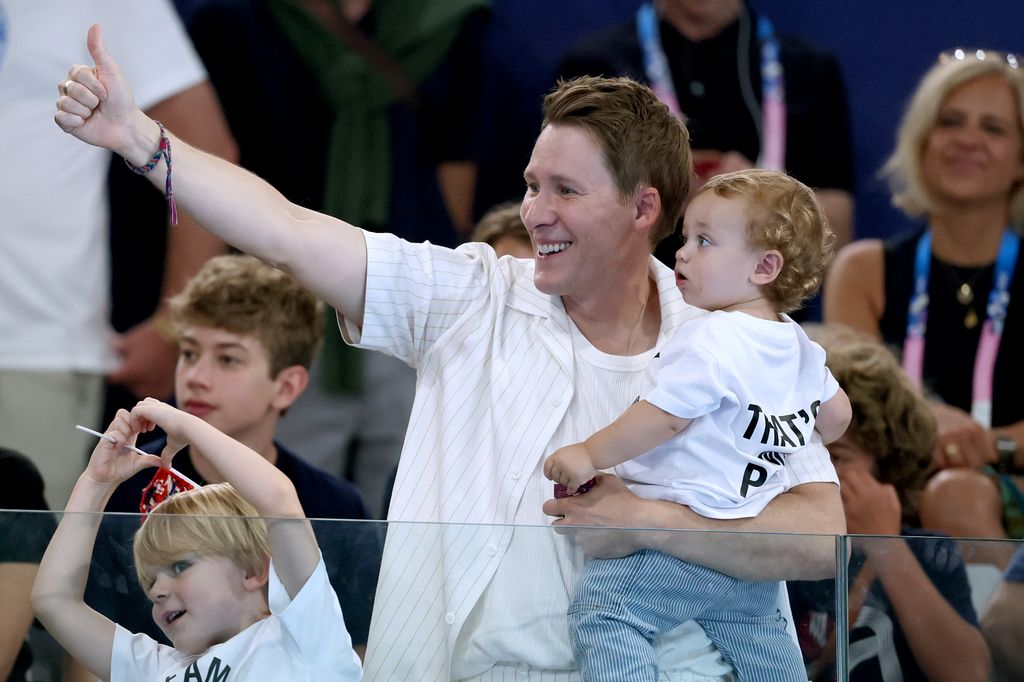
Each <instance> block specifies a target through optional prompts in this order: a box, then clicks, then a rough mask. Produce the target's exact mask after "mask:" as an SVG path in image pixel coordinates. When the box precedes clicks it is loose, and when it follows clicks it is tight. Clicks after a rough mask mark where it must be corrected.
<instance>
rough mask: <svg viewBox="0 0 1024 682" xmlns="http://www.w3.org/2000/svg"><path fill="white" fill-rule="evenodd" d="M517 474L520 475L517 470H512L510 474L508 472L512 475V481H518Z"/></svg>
mask: <svg viewBox="0 0 1024 682" xmlns="http://www.w3.org/2000/svg"><path fill="white" fill-rule="evenodd" d="M519 475H520V474H519V472H518V471H513V472H512V473H511V474H510V476H511V477H512V480H513V481H518V480H519Z"/></svg>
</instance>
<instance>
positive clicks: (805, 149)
mask: <svg viewBox="0 0 1024 682" xmlns="http://www.w3.org/2000/svg"><path fill="white" fill-rule="evenodd" d="M659 64H660V65H661V66H660V68H659V66H658V65H659ZM768 71H771V72H773V73H778V74H779V76H778V77H777V78H771V79H767V80H766V79H765V78H764V76H765V74H766V72H768ZM582 75H591V76H628V77H630V78H633V79H635V80H639V81H642V82H646V83H648V84H650V85H651V87H652V89H653V90H654V91H655V93H657V95H658V98H659V99H661V100H662V101H663V102H665V103H666V104H668V105H669V108H670V109H672V110H673V112H674V113H676V114H677V115H680V116H682V117H683V119H684V120H685V121H686V126H687V128H689V130H690V139H691V140H692V143H693V165H694V171H695V173H696V176H697V179H696V184H695V185H694V187H693V189H697V188H698V187H699V186H700V183H701V182H703V181H704V180H707V179H708V178H709V177H711V176H712V175H717V174H719V173H727V172H730V171H735V170H742V169H744V168H752V167H755V166H757V167H759V168H767V169H769V170H785V171H786V172H787V173H789V174H790V175H792V176H793V177H795V178H797V179H798V180H801V181H803V182H804V183H805V184H807V185H809V186H811V187H813V188H815V189H816V190H817V193H818V197H819V199H821V202H822V205H823V206H824V208H825V214H826V216H827V217H828V221H829V224H830V226H831V227H832V230H833V231H834V232H835V233H836V236H837V237H838V239H839V244H840V245H841V244H845V243H847V242H848V241H849V240H850V237H851V230H852V223H853V197H852V191H853V154H852V150H851V146H850V130H849V120H848V119H849V114H848V112H847V105H846V93H845V90H844V86H843V77H842V74H841V73H840V70H839V65H838V63H837V62H836V60H835V58H834V57H833V56H832V55H830V54H828V53H827V52H825V51H823V50H821V49H820V48H817V47H814V46H812V45H809V44H808V43H806V42H804V41H801V40H797V39H793V38H789V37H776V35H775V33H774V31H773V29H772V25H771V22H770V21H769V20H768V18H767V17H766V16H765V15H764V14H762V13H760V12H757V11H755V9H754V8H753V7H751V6H750V3H748V2H747V1H746V0H719V1H718V2H706V1H704V0H662V1H661V2H645V3H644V4H642V5H641V6H640V8H639V9H638V10H637V14H636V17H635V18H634V19H633V20H631V21H629V22H627V23H625V24H622V25H620V26H615V27H612V28H610V29H608V30H606V31H603V32H601V33H598V34H595V35H591V36H587V37H585V38H584V39H583V40H581V41H579V42H578V43H576V44H575V45H573V46H571V47H570V48H569V50H568V51H567V53H566V54H565V56H564V58H563V61H562V64H561V66H560V67H559V70H558V76H559V77H561V78H572V77H575V76H582ZM676 248H678V244H677V243H676V241H675V240H673V239H669V240H666V242H663V243H662V245H661V247H660V248H658V250H657V255H658V258H659V260H661V261H662V262H663V263H665V264H666V265H669V266H670V267H671V266H672V265H673V260H672V256H673V253H674V252H675V249H676Z"/></svg>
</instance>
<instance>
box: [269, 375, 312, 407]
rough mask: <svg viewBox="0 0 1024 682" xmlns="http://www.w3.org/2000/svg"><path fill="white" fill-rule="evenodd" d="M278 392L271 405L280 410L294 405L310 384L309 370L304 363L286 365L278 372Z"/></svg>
mask: <svg viewBox="0 0 1024 682" xmlns="http://www.w3.org/2000/svg"><path fill="white" fill-rule="evenodd" d="M275 381H276V382H277V393H276V394H275V395H274V400H273V401H272V402H271V405H272V406H273V407H274V408H276V409H277V410H278V411H279V412H283V411H284V410H287V409H288V408H289V407H291V406H292V403H294V402H295V401H296V399H298V397H299V396H300V395H302V392H303V391H305V390H306V386H309V370H308V369H306V368H305V367H303V366H302V365H291V366H290V367H285V368H284V369H282V370H281V371H280V372H278V374H277V378H276V379H275Z"/></svg>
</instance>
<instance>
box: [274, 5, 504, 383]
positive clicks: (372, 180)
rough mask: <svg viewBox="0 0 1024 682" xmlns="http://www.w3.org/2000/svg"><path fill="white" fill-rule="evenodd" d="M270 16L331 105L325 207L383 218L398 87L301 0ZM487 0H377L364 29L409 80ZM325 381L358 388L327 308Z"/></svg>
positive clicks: (439, 55) (351, 356) (355, 216)
mask: <svg viewBox="0 0 1024 682" xmlns="http://www.w3.org/2000/svg"><path fill="white" fill-rule="evenodd" d="M265 1H266V6H267V8H268V10H269V11H270V14H271V16H273V17H274V19H275V21H276V22H277V23H278V25H279V26H280V28H281V30H282V31H283V32H284V34H285V36H286V37H287V38H288V40H289V42H290V43H291V45H292V47H293V48H294V49H295V51H296V52H297V53H298V54H299V56H300V57H301V58H302V60H303V61H304V62H305V63H306V65H307V66H308V67H309V68H310V70H311V71H312V72H313V74H314V75H315V76H316V79H317V81H318V83H319V85H320V89H321V91H322V93H323V94H324V96H325V98H326V99H327V101H328V102H329V103H330V105H331V106H332V107H333V109H334V122H333V124H332V127H331V133H330V139H329V142H328V145H329V147H328V154H327V168H326V174H325V175H326V177H325V185H324V211H325V212H327V213H329V214H330V215H333V216H335V217H337V218H341V219H342V220H345V221H346V222H349V223H352V224H354V225H358V226H360V227H363V228H366V229H371V230H381V229H385V228H386V227H387V225H388V210H389V205H390V200H391V138H390V131H389V127H388V125H389V122H388V111H389V109H390V107H391V105H392V104H394V103H395V102H396V101H398V99H399V97H400V95H399V94H397V93H395V92H394V87H393V84H392V82H391V81H389V80H388V78H387V77H386V76H383V75H381V74H380V73H378V72H377V70H376V69H375V68H374V67H373V66H372V65H371V64H370V63H368V62H367V60H366V58H365V57H364V56H363V55H362V54H360V53H358V52H356V51H354V50H352V49H351V48H349V46H348V45H346V44H345V43H344V42H342V40H341V39H340V38H338V37H337V36H336V35H335V34H334V33H332V32H331V31H330V30H329V29H327V28H326V27H325V26H324V25H323V24H321V23H320V21H319V20H317V19H316V18H315V17H313V16H312V15H310V14H309V13H308V12H307V11H306V10H305V8H303V7H302V5H301V2H300V1H299V0H265ZM487 6H489V0H375V2H374V3H373V7H372V10H371V11H372V12H373V13H374V22H375V31H374V35H372V36H369V37H370V38H371V39H372V40H374V41H375V42H376V43H377V45H378V46H379V47H380V48H381V50H382V51H383V52H384V53H386V54H387V55H388V56H389V57H390V58H391V59H392V60H393V62H394V63H395V64H397V65H398V67H399V68H400V69H401V71H402V72H403V73H404V74H405V76H406V78H407V79H408V80H409V81H411V82H412V83H413V84H414V85H419V84H420V83H422V82H423V80H424V79H425V78H426V77H427V76H428V75H430V73H431V72H433V71H434V69H436V68H437V67H438V65H439V64H440V63H441V61H442V59H444V57H445V55H446V54H448V51H449V50H450V49H451V46H452V43H453V42H454V41H455V38H456V37H457V36H458V34H459V31H460V29H461V28H462V23H463V21H464V20H465V18H466V17H467V16H468V14H469V13H470V12H472V11H473V10H476V9H480V8H484V7H487ZM328 313H329V314H328V317H327V333H326V334H325V337H324V352H323V353H322V355H321V359H322V365H323V367H322V377H321V378H322V380H323V381H322V383H323V386H324V388H326V389H328V390H330V391H333V392H339V393H355V392H358V391H359V390H360V388H361V383H362V381H361V378H362V377H361V374H362V372H361V365H360V363H359V355H358V351H356V350H355V349H352V348H350V347H349V346H347V345H346V344H345V343H344V342H343V341H342V340H341V337H340V335H339V334H338V327H337V320H336V318H335V315H334V311H333V310H329V311H328Z"/></svg>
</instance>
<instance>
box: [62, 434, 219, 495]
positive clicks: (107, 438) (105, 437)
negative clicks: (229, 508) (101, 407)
mask: <svg viewBox="0 0 1024 682" xmlns="http://www.w3.org/2000/svg"><path fill="white" fill-rule="evenodd" d="M75 428H76V429H78V430H79V431H84V432H85V433H88V434H92V435H93V436H96V437H97V438H102V439H103V440H105V441H108V442H110V443H117V440H116V439H115V438H114V437H113V436H108V435H107V434H105V433H100V432H99V431H93V430H92V429H88V428H86V427H84V426H82V425H81V424H75ZM121 447H124V448H127V449H128V450H131V451H132V452H137V453H139V454H140V455H151V454H153V453H151V452H146V451H144V450H140V449H138V448H137V447H135V446H134V445H128V444H127V443H125V444H124V445H123V446H121ZM171 473H173V474H174V475H175V476H178V477H180V478H181V480H183V481H185V482H186V483H188V484H190V485H192V487H194V488H198V487H200V485H199V484H198V483H196V482H195V481H193V480H192V479H191V478H189V477H188V476H186V475H185V474H183V473H181V472H180V471H178V470H177V469H171Z"/></svg>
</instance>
